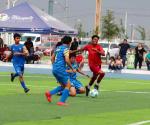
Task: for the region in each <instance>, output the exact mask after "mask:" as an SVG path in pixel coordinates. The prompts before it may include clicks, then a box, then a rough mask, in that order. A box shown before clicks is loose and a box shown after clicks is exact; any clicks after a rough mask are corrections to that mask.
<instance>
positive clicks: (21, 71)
mask: <svg viewBox="0 0 150 125" xmlns="http://www.w3.org/2000/svg"><path fill="white" fill-rule="evenodd" d="M16 72H17V73H18V75H19V81H20V83H21V86H22V88H23V89H24V92H25V93H27V92H28V91H29V90H30V89H28V88H27V86H26V84H25V82H24V78H23V73H24V66H18V67H17V69H16Z"/></svg>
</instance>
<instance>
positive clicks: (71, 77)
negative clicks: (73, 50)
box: [67, 63, 79, 80]
mask: <svg viewBox="0 0 150 125" xmlns="http://www.w3.org/2000/svg"><path fill="white" fill-rule="evenodd" d="M72 68H73V69H75V70H77V69H78V68H79V67H78V64H77V63H73V64H72ZM67 69H68V70H70V67H69V66H68V67H67ZM68 74H69V78H70V80H75V79H76V78H77V73H75V72H71V73H68Z"/></svg>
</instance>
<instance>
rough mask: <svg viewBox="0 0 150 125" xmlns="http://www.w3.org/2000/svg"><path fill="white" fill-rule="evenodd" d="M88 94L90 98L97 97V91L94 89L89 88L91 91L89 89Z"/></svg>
mask: <svg viewBox="0 0 150 125" xmlns="http://www.w3.org/2000/svg"><path fill="white" fill-rule="evenodd" d="M90 96H91V97H92V98H95V97H97V96H98V91H97V90H96V89H93V90H91V91H90Z"/></svg>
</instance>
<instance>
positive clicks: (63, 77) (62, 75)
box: [52, 70, 69, 85]
mask: <svg viewBox="0 0 150 125" xmlns="http://www.w3.org/2000/svg"><path fill="white" fill-rule="evenodd" d="M52 72H53V75H54V76H55V78H56V80H57V82H59V83H61V84H63V85H66V84H67V83H68V80H69V75H68V73H67V72H66V71H58V70H53V71H52Z"/></svg>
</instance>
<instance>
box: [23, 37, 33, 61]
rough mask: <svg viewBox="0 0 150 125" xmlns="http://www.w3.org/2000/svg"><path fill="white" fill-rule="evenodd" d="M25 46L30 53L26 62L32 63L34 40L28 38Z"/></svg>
mask: <svg viewBox="0 0 150 125" xmlns="http://www.w3.org/2000/svg"><path fill="white" fill-rule="evenodd" d="M24 45H25V46H26V48H27V50H28V52H29V56H27V57H26V62H27V63H30V62H31V61H32V60H34V46H33V42H32V38H31V37H28V38H27V41H26V42H25V43H24Z"/></svg>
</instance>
